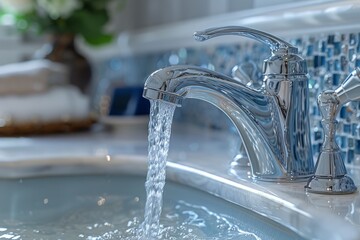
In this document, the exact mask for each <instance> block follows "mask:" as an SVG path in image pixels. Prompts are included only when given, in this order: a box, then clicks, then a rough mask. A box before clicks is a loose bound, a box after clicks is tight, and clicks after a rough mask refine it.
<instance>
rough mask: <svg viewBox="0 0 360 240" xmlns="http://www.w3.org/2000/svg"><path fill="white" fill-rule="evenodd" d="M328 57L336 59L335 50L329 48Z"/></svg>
mask: <svg viewBox="0 0 360 240" xmlns="http://www.w3.org/2000/svg"><path fill="white" fill-rule="evenodd" d="M326 56H327V57H328V58H332V57H334V48H332V47H328V48H327V49H326Z"/></svg>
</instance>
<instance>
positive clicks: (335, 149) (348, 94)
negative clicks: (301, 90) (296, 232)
mask: <svg viewBox="0 0 360 240" xmlns="http://www.w3.org/2000/svg"><path fill="white" fill-rule="evenodd" d="M359 92H360V69H359V68H357V69H355V70H354V71H353V72H352V73H351V74H350V75H349V77H348V78H346V79H345V81H344V82H343V83H342V84H341V86H340V87H338V88H337V89H335V90H334V91H332V90H328V91H324V92H323V93H321V94H320V95H319V97H318V106H319V110H320V113H321V116H322V120H321V123H322V125H323V129H324V142H323V145H322V147H321V151H320V154H319V157H318V161H317V163H316V167H315V175H314V176H313V177H311V178H310V179H309V181H308V183H307V185H306V186H305V190H306V191H307V192H311V193H322V194H350V193H354V192H356V190H357V188H356V186H355V184H354V181H353V180H352V179H351V178H350V177H349V176H347V175H346V174H347V171H346V167H345V164H344V161H343V159H342V158H341V154H340V149H339V146H338V145H337V143H336V141H335V133H336V128H337V124H338V121H336V116H337V114H338V113H339V111H340V108H341V106H342V105H344V104H345V103H347V102H350V101H353V100H359V99H360V94H359Z"/></svg>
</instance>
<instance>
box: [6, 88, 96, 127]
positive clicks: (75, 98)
mask: <svg viewBox="0 0 360 240" xmlns="http://www.w3.org/2000/svg"><path fill="white" fill-rule="evenodd" d="M89 105H90V104H89V98H88V97H87V96H85V95H83V94H82V93H81V92H80V91H79V90H78V89H77V88H76V87H74V86H70V85H68V86H58V87H53V88H51V89H49V90H48V91H46V92H42V93H37V94H26V95H18V96H14V95H6V96H0V125H3V126H4V125H6V124H8V123H9V122H11V123H12V124H23V123H29V122H40V123H47V122H58V121H62V120H83V119H87V118H88V117H89V112H90V107H89Z"/></svg>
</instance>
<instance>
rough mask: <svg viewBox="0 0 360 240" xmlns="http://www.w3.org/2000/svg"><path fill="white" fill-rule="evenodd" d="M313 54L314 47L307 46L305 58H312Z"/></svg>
mask: <svg viewBox="0 0 360 240" xmlns="http://www.w3.org/2000/svg"><path fill="white" fill-rule="evenodd" d="M313 54H314V45H312V44H311V45H309V46H308V47H307V51H306V56H312V55H313Z"/></svg>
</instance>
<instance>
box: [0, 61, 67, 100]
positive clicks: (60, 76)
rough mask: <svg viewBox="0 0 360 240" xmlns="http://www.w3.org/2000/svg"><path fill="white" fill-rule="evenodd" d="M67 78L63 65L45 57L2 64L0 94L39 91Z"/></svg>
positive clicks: (65, 80)
mask: <svg viewBox="0 0 360 240" xmlns="http://www.w3.org/2000/svg"><path fill="white" fill-rule="evenodd" d="M68 79H69V72H68V69H67V67H66V66H65V65H63V64H60V63H55V62H51V61H49V60H45V59H39V60H32V61H27V62H20V63H12V64H7V65H2V66H0V95H4V94H24V93H34V92H41V91H45V90H46V89H48V87H49V86H51V85H56V84H62V83H66V82H67V81H68Z"/></svg>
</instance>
